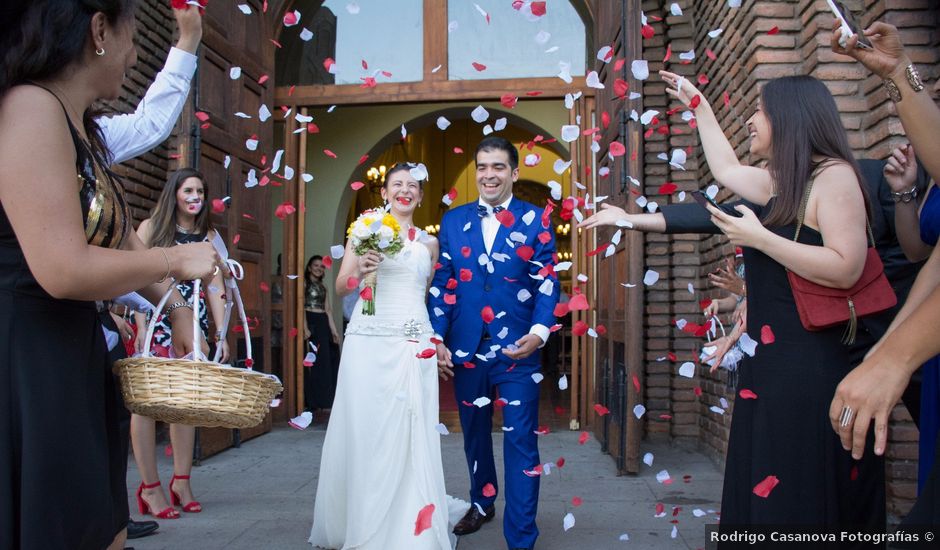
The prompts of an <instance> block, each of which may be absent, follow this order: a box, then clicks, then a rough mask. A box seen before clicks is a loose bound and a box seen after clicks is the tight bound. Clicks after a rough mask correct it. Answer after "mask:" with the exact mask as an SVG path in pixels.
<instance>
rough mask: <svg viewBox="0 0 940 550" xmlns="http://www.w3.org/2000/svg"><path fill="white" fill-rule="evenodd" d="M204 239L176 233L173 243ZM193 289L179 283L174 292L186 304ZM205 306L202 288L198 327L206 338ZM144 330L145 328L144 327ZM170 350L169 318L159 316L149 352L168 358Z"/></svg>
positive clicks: (190, 297) (171, 331)
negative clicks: (177, 292)
mask: <svg viewBox="0 0 940 550" xmlns="http://www.w3.org/2000/svg"><path fill="white" fill-rule="evenodd" d="M206 238H207V235H206V234H205V233H183V232H182V231H177V232H176V235H175V236H174V241H175V242H176V244H187V243H201V242H204V241H205V240H206ZM195 289H196V285H194V284H193V282H192V281H179V282H178V283H176V290H178V291H179V293H180V295H181V296H182V297H183V299H184V300H186V301H187V302H191V301H192V299H193V291H194V290H195ZM206 306H207V304H206V289H205V287H202V288H200V290H199V327H200V328H201V329H202V334H203V335H204V336H207V337H208V336H209V315H208V309H209V308H208V307H206ZM147 318H148V319H147V320H148V321H149V320H150V316H149V315H148V316H147ZM144 330H146V327H144ZM171 349H173V324H172V323H171V322H170V318H169V317H167V316H166V315H160V316H159V317H157V322H156V324H154V329H153V345H152V346H151V351H152V352H153V354H154V355H156V356H157V357H169V356H170V350H171ZM209 357H212V355H211V354H210V355H209Z"/></svg>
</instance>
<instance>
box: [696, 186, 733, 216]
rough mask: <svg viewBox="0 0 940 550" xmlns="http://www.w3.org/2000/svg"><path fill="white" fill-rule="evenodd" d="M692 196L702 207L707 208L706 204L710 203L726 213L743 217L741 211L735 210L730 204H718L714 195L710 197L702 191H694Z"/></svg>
mask: <svg viewBox="0 0 940 550" xmlns="http://www.w3.org/2000/svg"><path fill="white" fill-rule="evenodd" d="M692 198H693V199H695V202H697V203H698V204H699V206H701V207H702V208H705V205H706V204H710V205H712V206H714V207H715V208H717V209H718V210H721V211H722V212H724V213H725V214H728V215H729V216H734V217H735V218H740V217H741V213H740V212H738V211H737V210H735V209H734V208H731V207H730V206H728V205H721V204H718V201H716V200H715V199H713V198H712V197H709V196H708V195H706V194H705V193H703V192H701V191H692ZM706 210H707V209H706Z"/></svg>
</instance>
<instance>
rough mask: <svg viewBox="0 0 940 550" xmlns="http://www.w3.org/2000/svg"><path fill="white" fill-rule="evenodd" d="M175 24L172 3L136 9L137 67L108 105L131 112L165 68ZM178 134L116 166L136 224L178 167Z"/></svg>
mask: <svg viewBox="0 0 940 550" xmlns="http://www.w3.org/2000/svg"><path fill="white" fill-rule="evenodd" d="M175 33H176V22H175V20H174V19H173V14H172V10H171V9H170V6H169V2H164V1H159V0H145V1H143V2H140V3H139V4H138V8H137V56H138V61H137V65H136V66H135V67H134V68H133V69H131V70H130V71H129V72H128V74H127V79H126V80H125V82H124V91H123V93H122V95H121V98H120V99H118V100H117V101H115V102H113V103H112V104H110V105H109V107H110V108H112V109H113V110H115V111H116V112H119V113H127V112H132V111H133V110H134V109H135V107H136V106H137V104H138V103H139V102H140V99H141V98H142V97H143V95H144V93H146V91H147V88H148V87H149V86H150V83H151V82H153V79H154V77H155V76H156V75H157V73H158V72H159V71H160V69H161V68H163V62H164V60H166V56H167V53H168V52H169V51H170V46H171V45H173V44H175V42H176V36H177V35H176V34H175ZM178 130H179V128H177V131H174V134H173V135H172V136H170V138H169V139H167V141H166V142H164V143H162V144H161V145H160V146H158V147H157V148H155V149H153V150H151V151H148V152H147V153H144V154H143V155H141V156H139V157H137V158H135V159H132V160H129V161H127V162H125V163H123V164H120V165H118V166H116V167H115V172H117V173H118V174H119V175H121V176H122V177H123V178H124V184H125V188H126V189H127V198H128V202H129V203H130V206H131V212H132V214H133V216H134V222H135V225H136V224H137V223H139V222H140V221H141V220H143V219H144V218H147V217H149V215H150V208H151V207H152V206H153V203H154V202H156V200H157V198H158V197H159V196H160V192H161V191H162V190H163V184H164V182H166V177H167V172H168V171H170V170H172V169H173V168H175V166H176V164H175V160H173V159H172V158H171V155H173V154H174V151H175V148H176V142H177V132H178Z"/></svg>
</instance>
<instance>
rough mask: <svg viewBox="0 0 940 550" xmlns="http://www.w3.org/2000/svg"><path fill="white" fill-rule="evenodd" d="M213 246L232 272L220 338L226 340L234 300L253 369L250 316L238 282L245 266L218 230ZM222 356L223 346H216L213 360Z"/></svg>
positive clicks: (248, 357) (227, 285)
mask: <svg viewBox="0 0 940 550" xmlns="http://www.w3.org/2000/svg"><path fill="white" fill-rule="evenodd" d="M212 246H213V247H215V251H216V252H217V253H218V254H219V257H221V258H222V261H223V262H225V264H226V265H227V266H228V269H229V272H230V273H231V274H232V276H231V277H225V288H226V292H225V314H224V315H223V317H222V335H221V337H220V338H219V340H220V341H224V340H225V337H226V336H227V335H228V326H229V321H230V320H231V318H232V306H233V301H234V304H235V305H237V306H238V316H239V319H241V322H242V329H244V331H245V355H246V356H247V359H246V360H245V365H246V366H247V367H248V370H252V365H253V364H254V359H253V358H252V354H251V332H250V329H249V328H248V316H247V315H245V304H244V303H243V302H242V295H241V293H240V292H239V291H238V283H237V282H236V281H241V280H242V279H243V278H244V277H245V268H243V267H242V265H241V264H240V263H238V262H237V261H235V260H233V259H231V258H229V257H228V249H227V248H226V247H225V241H223V240H222V236H221V235H219V232H218V231H216V232H215V235H214V236H213V237H212ZM221 358H222V346H216V349H215V356H214V357H213V361H214V362H216V363H218V362H219V359H221Z"/></svg>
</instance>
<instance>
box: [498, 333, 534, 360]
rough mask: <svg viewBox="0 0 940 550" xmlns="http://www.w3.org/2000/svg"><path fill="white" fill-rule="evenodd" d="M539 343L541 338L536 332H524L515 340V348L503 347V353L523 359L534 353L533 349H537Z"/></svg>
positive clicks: (513, 357) (512, 357)
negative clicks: (523, 334)
mask: <svg viewBox="0 0 940 550" xmlns="http://www.w3.org/2000/svg"><path fill="white" fill-rule="evenodd" d="M541 345H542V338H541V337H540V336H539V335H538V334H526V335H525V336H523V337H522V338H519V339H518V340H516V349H515V350H510V349H509V348H503V354H505V355H506V357H509V358H511V359H516V360H519V359H525V358H526V357H528V356H530V355H532V354H533V353H535V350H537V349H539V346H541Z"/></svg>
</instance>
